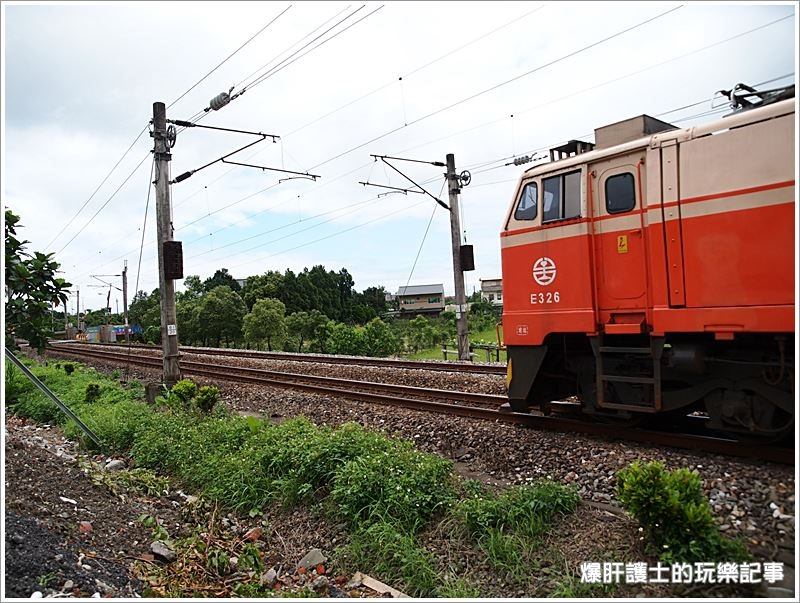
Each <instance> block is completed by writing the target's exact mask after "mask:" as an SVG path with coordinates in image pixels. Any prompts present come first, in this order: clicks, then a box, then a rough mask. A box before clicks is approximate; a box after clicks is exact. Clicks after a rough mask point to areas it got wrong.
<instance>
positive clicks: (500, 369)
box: [55, 343, 506, 375]
mask: <svg viewBox="0 0 800 603" xmlns="http://www.w3.org/2000/svg"><path fill="white" fill-rule="evenodd" d="M55 345H57V346H62V345H71V344H69V343H58V344H55ZM80 345H82V346H100V347H103V348H112V347H120V348H122V347H125V348H127V345H124V344H95V343H92V344H80ZM131 348H135V349H145V350H158V349H160V348H157V347H154V346H151V345H143V344H139V343H133V344H131ZM180 351H181V352H184V353H186V354H206V355H209V356H232V357H237V358H255V359H260V360H289V361H294V362H313V363H319V364H350V365H362V366H377V367H387V368H399V369H417V370H425V371H444V372H450V373H477V374H486V375H505V374H506V367H505V365H499V364H472V363H467V362H454V361H452V362H451V361H435V360H431V361H427V360H426V361H422V360H399V359H395V358H364V357H360V356H330V355H326V354H299V353H294V352H261V351H256V350H239V349H231V348H201V347H195V346H181V347H180Z"/></svg>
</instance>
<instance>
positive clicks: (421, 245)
mask: <svg viewBox="0 0 800 603" xmlns="http://www.w3.org/2000/svg"><path fill="white" fill-rule="evenodd" d="M446 182H447V180H443V181H442V188H441V190H439V194H438V195H436V196H437V197H441V196H442V191H444V185H445V183H446ZM435 214H436V205H434V206H433V211H431V217H430V218H428V225H427V226H425V233H424V234H423V235H422V241H420V243H419V249H417V255H416V256H415V257H414V263H413V264H412V265H411V271H410V272H409V273H408V279H407V280H406V289H408V284H409V283H410V282H411V277H412V276H414V270H415V269H416V267H417V261H419V256H420V254H421V253H422V247H423V246H424V245H425V239H427V238H428V231H429V230H430V229H431V224H432V223H433V216H434V215H435Z"/></svg>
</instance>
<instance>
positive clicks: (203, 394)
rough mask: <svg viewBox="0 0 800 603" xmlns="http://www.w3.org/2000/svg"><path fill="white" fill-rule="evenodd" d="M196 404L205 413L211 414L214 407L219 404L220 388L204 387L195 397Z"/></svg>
mask: <svg viewBox="0 0 800 603" xmlns="http://www.w3.org/2000/svg"><path fill="white" fill-rule="evenodd" d="M194 402H195V404H196V405H197V408H199V409H200V410H201V411H202V412H204V413H209V412H211V409H213V408H214V405H215V404H216V403H217V402H219V388H217V387H215V386H213V385H204V386H203V387H201V388H200V389H199V390H197V395H196V396H195V397H194Z"/></svg>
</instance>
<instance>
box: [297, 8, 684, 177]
mask: <svg viewBox="0 0 800 603" xmlns="http://www.w3.org/2000/svg"><path fill="white" fill-rule="evenodd" d="M680 8H683V5H682V4H681V5H679V6H675V7H673V8H670V9H669V10H666V11H664V12H661V13H659V14H658V15H655V16H653V17H650V18H648V19H645V20H644V21H640V22H638V23H636V24H635V25H632V26H630V27H626V28H625V29H622V30H620V31H617V32H615V33H614V34H611V35H609V36H606V37H605V38H602V39H600V40H597V41H595V42H592V43H591V44H587V45H586V46H582V47H581V48H579V49H577V50H573V51H572V52H569V53H567V54H565V55H562V56H560V57H558V58H556V59H553V60H551V61H549V62H547V63H544V64H542V65H539V66H537V67H535V68H533V69H530V70H528V71H526V72H524V73H521V74H518V75H516V76H514V77H512V78H510V79H508V80H505V81H503V82H500V83H498V84H495V85H493V86H490V87H489V88H486V89H484V90H481V91H479V92H476V93H474V94H471V95H469V96H467V97H464V98H462V99H461V100H458V101H456V102H454V103H450V104H449V105H446V106H443V107H440V108H439V109H436V110H435V111H432V112H430V113H427V114H426V115H423V116H421V117H418V118H416V119H413V120H411V121H410V122H408V124H404V125H402V126H398V127H396V128H392V129H391V130H388V131H386V132H384V133H382V134H380V135H378V136H376V137H374V138H371V139H370V140H367V141H366V142H362V143H360V144H357V145H355V146H353V147H350V148H349V149H347V150H345V151H342V152H341V153H339V154H337V155H334V156H333V157H330V158H328V159H326V160H325V161H323V162H322V163H318V164H317V165H315V166H312V167H311V168H310V169H312V170H314V169H317V168H319V167H321V166H323V165H326V164H328V163H330V162H331V161H335V160H337V159H339V158H341V157H344V156H345V155H349V154H350V153H352V152H354V151H357V150H358V149H362V148H364V147H365V146H367V145H369V144H372V143H373V142H377V141H378V140H381V139H382V138H386V137H387V136H389V135H391V134H394V133H395V132H399V131H400V130H402V129H403V128H407V127H409V126H412V125H414V124H418V123H420V122H422V121H424V120H426V119H429V118H431V117H433V116H435V115H438V114H440V113H442V112H444V111H449V110H450V109H453V108H455V107H457V106H458V105H461V104H463V103H466V102H469V101H471V100H474V99H476V98H478V97H480V96H483V95H484V94H487V93H489V92H493V91H494V90H497V89H499V88H501V87H503V86H506V85H508V84H510V83H512V82H515V81H517V80H519V79H522V78H524V77H527V76H529V75H532V74H534V73H536V72H538V71H541V70H542V69H546V68H547V67H552V66H553V65H556V64H557V63H560V62H561V61H564V60H566V59H569V58H571V57H574V56H576V55H578V54H581V53H583V52H585V51H587V50H590V49H592V48H594V47H596V46H598V45H600V44H604V43H605V42H608V41H610V40H613V39H614V38H617V37H619V36H621V35H624V34H626V33H628V32H630V31H633V30H635V29H638V28H639V27H643V26H644V25H647V24H648V23H652V22H653V21H655V20H657V19H661V18H662V17H665V16H667V15H669V14H671V13H673V12H675V11H676V10H678V9H680Z"/></svg>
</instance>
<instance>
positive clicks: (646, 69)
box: [399, 15, 793, 159]
mask: <svg viewBox="0 0 800 603" xmlns="http://www.w3.org/2000/svg"><path fill="white" fill-rule="evenodd" d="M792 16H793V15H787V16H784V17H781V18H779V19H775V20H773V21H770V22H768V23H764V24H762V25H759V26H757V27H754V28H752V29H748V30H746V31H743V32H740V33H738V34H735V35H733V36H730V37H728V38H724V39H722V40H718V41H716V42H713V43H712V44H708V45H706V46H703V47H701V48H697V49H695V50H692V51H690V52H687V53H684V54H681V55H678V56H675V57H672V58H670V59H667V60H665V61H661V62H660V63H655V64H654V65H650V66H648V67H645V68H642V69H638V70H636V71H631V72H629V73H626V74H625V75H621V76H618V77H616V78H613V79H610V80H606V81H604V82H601V83H599V84H595V85H594V86H589V87H587V88H582V89H581V90H577V91H574V92H571V93H569V94H566V95H564V96H560V97H558V98H555V99H551V100H549V101H546V102H544V103H539V104H538V105H534V106H532V107H528V108H527V109H521V110H519V111H514V115H521V114H523V113H528V112H530V111H533V110H535V109H540V108H542V107H546V106H547V105H551V104H553V103H556V102H558V101H561V100H564V99H567V98H571V97H574V96H576V95H578V94H584V93H586V92H591V91H592V90H596V89H598V88H602V87H604V86H607V85H609V84H613V83H615V82H619V81H621V80H623V79H627V78H629V77H633V76H635V75H639V74H641V73H644V72H645V71H649V70H651V69H656V68H658V67H663V66H664V65H666V64H668V63H671V62H673V61H677V60H680V59H684V58H687V57H689V56H692V55H694V54H697V53H699V52H703V51H705V50H708V49H710V48H713V47H715V46H719V45H721V44H725V43H727V42H731V41H733V40H735V39H737V38H740V37H742V36H745V35H748V34H751V33H754V32H756V31H758V30H760V29H764V28H766V27H770V26H772V25H775V24H777V23H779V22H781V21H784V20H785V19H788V18H790V17H792ZM790 75H791V74H790ZM784 77H788V76H782V77H778V78H774V79H772V80H769V81H767V82H761V83H759V84H755V85H756V86H760V85H763V84H767V83H772V82H773V81H777V80H779V79H783V78H784ZM704 102H706V100H702V101H700V102H699V103H695V104H694V105H690V106H695V105H698V104H701V103H704ZM682 108H686V107H679V108H678V109H675V110H674V111H678V110H680V109H682ZM674 111H670V113H672V112H674ZM506 119H508V118H507V117H501V118H499V119H493V120H489V121H487V122H484V123H482V124H478V125H476V126H470V127H469V128H465V129H463V130H459V131H458V132H455V133H453V134H448V135H447V136H443V137H440V138H437V139H435V140H432V141H430V142H425V143H422V144H419V145H415V146H413V147H408V148H406V149H403V150H402V151H399V152H401V153H407V152H409V151H415V150H417V149H420V148H423V147H425V146H428V145H430V144H433V143H435V142H441V141H443V140H448V139H450V138H453V137H455V136H459V135H461V134H466V133H467V132H472V131H475V130H479V129H481V128H485V127H487V126H490V125H493V124H496V123H499V122H502V121H505V120H506ZM514 157H516V155H512V156H511V157H509V159H513V158H514Z"/></svg>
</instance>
